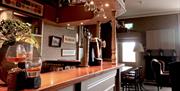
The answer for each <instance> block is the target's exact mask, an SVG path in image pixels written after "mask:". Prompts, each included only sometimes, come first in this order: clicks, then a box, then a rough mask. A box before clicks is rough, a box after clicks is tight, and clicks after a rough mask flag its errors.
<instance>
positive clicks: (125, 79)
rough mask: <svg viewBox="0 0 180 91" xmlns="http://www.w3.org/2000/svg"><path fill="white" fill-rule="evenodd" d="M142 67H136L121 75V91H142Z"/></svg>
mask: <svg viewBox="0 0 180 91" xmlns="http://www.w3.org/2000/svg"><path fill="white" fill-rule="evenodd" d="M141 71H142V66H140V67H136V68H134V69H132V70H130V71H129V72H127V73H124V74H122V79H121V81H122V88H123V91H131V90H132V91H143V85H142V84H143V79H142V78H141V75H142V72H141Z"/></svg>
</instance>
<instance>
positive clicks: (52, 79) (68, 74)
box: [0, 62, 123, 91]
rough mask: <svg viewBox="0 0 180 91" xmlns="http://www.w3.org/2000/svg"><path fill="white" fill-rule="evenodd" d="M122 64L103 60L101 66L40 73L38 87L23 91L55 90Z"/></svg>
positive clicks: (1, 88)
mask: <svg viewBox="0 0 180 91" xmlns="http://www.w3.org/2000/svg"><path fill="white" fill-rule="evenodd" d="M122 66H123V64H118V65H112V64H111V62H104V63H103V64H102V65H101V66H90V67H80V68H75V69H69V70H64V71H58V72H49V73H43V74H41V87H40V88H38V89H24V90H23V91H44V90H45V91H56V90H59V89H63V88H65V87H68V86H71V85H74V84H77V83H79V82H81V81H84V80H87V79H90V78H93V77H96V76H98V75H101V74H103V73H106V72H109V71H112V70H117V69H119V68H120V67H122ZM0 91H7V87H0Z"/></svg>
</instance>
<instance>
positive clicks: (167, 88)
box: [144, 85, 171, 91]
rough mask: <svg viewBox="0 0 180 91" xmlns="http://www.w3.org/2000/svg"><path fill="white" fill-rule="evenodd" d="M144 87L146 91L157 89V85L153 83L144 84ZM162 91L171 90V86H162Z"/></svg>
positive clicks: (155, 90)
mask: <svg viewBox="0 0 180 91" xmlns="http://www.w3.org/2000/svg"><path fill="white" fill-rule="evenodd" d="M144 88H145V90H144V91H157V87H156V86H152V85H144ZM160 91H171V87H162V88H161V89H160Z"/></svg>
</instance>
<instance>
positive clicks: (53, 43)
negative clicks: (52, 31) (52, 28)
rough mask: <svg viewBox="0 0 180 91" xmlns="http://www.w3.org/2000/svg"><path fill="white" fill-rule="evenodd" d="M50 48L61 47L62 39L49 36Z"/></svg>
mask: <svg viewBox="0 0 180 91" xmlns="http://www.w3.org/2000/svg"><path fill="white" fill-rule="evenodd" d="M49 46H50V47H61V38H60V37H57V36H49Z"/></svg>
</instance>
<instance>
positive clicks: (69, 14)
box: [57, 5, 94, 22]
mask: <svg viewBox="0 0 180 91" xmlns="http://www.w3.org/2000/svg"><path fill="white" fill-rule="evenodd" d="M57 13H58V18H59V21H60V22H70V21H79V20H86V19H91V18H93V17H94V14H93V12H89V11H85V9H84V6H83V5H76V6H68V7H61V8H59V9H58V12H57Z"/></svg>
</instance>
